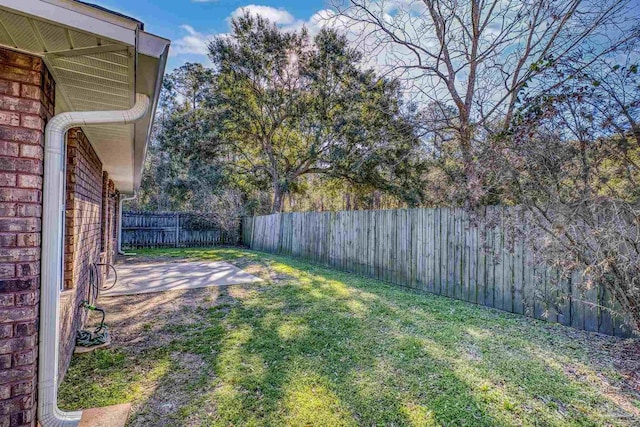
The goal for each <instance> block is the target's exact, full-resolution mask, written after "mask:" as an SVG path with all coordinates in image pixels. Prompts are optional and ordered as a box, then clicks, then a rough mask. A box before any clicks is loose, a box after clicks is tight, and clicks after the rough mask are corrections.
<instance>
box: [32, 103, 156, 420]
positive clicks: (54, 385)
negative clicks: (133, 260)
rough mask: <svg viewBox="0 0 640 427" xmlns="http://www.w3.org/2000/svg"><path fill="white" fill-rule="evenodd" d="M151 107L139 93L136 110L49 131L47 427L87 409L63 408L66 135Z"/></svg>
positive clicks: (89, 116) (41, 406)
mask: <svg viewBox="0 0 640 427" xmlns="http://www.w3.org/2000/svg"><path fill="white" fill-rule="evenodd" d="M148 110H149V98H148V97H147V96H146V95H142V94H136V103H135V105H134V106H133V108H131V109H130V110H123V111H87V112H72V113H61V114H58V115H56V116H54V117H53V118H52V119H51V120H50V121H49V123H48V124H47V127H46V129H45V154H44V182H43V190H42V194H43V200H42V256H41V258H42V259H41V283H40V328H39V329H40V337H39V357H38V421H39V422H40V426H41V427H72V426H77V425H78V424H79V423H80V418H81V416H82V412H63V411H61V410H60V409H59V408H58V360H59V354H58V353H59V350H60V336H59V332H60V290H61V287H62V280H63V271H64V270H63V268H62V264H63V259H64V251H63V243H64V213H65V197H64V196H65V194H64V191H65V185H64V183H65V170H66V155H65V154H66V153H65V140H64V138H65V134H66V132H67V131H68V130H69V129H71V128H73V127H77V126H84V125H92V124H123V125H125V124H130V123H133V122H134V121H136V120H138V119H140V118H142V117H143V116H144V115H145V114H146V113H147V111H148Z"/></svg>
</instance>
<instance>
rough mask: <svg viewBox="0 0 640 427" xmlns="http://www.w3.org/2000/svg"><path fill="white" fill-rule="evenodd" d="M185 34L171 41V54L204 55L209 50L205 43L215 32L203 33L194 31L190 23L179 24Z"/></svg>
mask: <svg viewBox="0 0 640 427" xmlns="http://www.w3.org/2000/svg"><path fill="white" fill-rule="evenodd" d="M180 28H181V29H182V30H183V31H184V32H186V33H187V34H186V35H184V36H183V37H181V38H179V39H177V40H174V41H173V42H172V43H171V50H170V53H171V55H172V56H175V55H181V54H196V55H206V54H207V53H208V52H209V49H208V48H207V44H208V43H209V41H210V40H211V39H212V38H213V37H214V36H215V34H204V33H200V32H198V31H196V30H195V29H194V28H193V27H192V26H191V25H181V26H180Z"/></svg>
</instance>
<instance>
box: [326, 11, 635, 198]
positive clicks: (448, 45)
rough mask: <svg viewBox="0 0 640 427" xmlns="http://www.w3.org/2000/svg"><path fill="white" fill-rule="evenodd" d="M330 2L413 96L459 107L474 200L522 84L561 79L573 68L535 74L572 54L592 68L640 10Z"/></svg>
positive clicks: (621, 41) (456, 128)
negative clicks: (490, 147)
mask: <svg viewBox="0 0 640 427" xmlns="http://www.w3.org/2000/svg"><path fill="white" fill-rule="evenodd" d="M333 3H334V7H335V10H336V11H337V14H336V15H335V16H333V19H332V21H331V24H332V25H334V26H336V25H337V26H341V27H342V28H343V29H345V30H347V31H348V32H350V33H352V34H354V39H355V40H358V42H359V43H360V44H361V45H362V46H363V48H364V49H365V50H366V51H367V52H368V53H369V54H370V55H371V56H372V57H374V58H377V60H378V62H379V63H380V65H381V66H383V67H384V68H386V69H387V70H388V72H389V73H393V74H394V75H399V76H402V77H403V79H404V80H405V82H406V83H407V84H408V85H409V87H408V90H409V96H411V97H414V98H419V99H421V100H423V101H426V102H429V103H430V104H431V105H433V106H442V107H443V108H445V107H448V106H453V107H454V108H455V109H456V114H455V119H454V120H451V121H450V122H449V123H448V126H449V127H450V129H451V130H452V131H453V132H454V134H455V141H456V143H457V146H458V149H459V151H460V155H461V161H462V162H463V167H464V180H465V183H464V185H463V188H464V190H465V191H464V194H463V197H464V199H465V201H466V202H467V203H468V204H470V205H472V206H473V205H476V204H477V203H479V202H481V199H482V197H483V195H484V188H483V187H484V186H483V182H482V179H483V178H482V174H483V170H482V168H480V167H479V165H478V162H477V157H476V154H477V149H478V147H480V148H482V147H483V146H484V145H485V144H486V142H487V140H488V137H489V136H490V135H491V134H493V133H495V132H498V131H502V130H504V129H505V128H507V127H508V126H509V124H510V122H511V119H512V118H513V115H514V112H515V109H516V106H517V103H518V100H519V97H520V96H521V93H522V91H523V90H524V89H527V90H528V91H529V92H531V91H533V90H535V91H536V92H538V93H542V92H544V91H547V90H549V89H550V86H553V87H557V86H558V85H561V84H562V82H563V81H565V80H566V79H568V78H570V77H571V76H570V75H566V76H564V77H561V78H560V80H559V81H548V80H544V79H538V78H537V77H538V76H539V75H541V74H542V73H544V72H545V71H546V70H547V69H548V68H549V67H554V65H555V64H556V63H557V62H558V61H562V60H566V59H569V58H572V60H573V61H574V62H575V65H576V67H577V68H578V69H581V68H586V67H588V66H590V65H591V64H592V63H593V62H594V61H597V60H598V59H599V58H601V57H602V56H604V55H607V54H610V53H611V52H614V51H616V50H617V49H619V48H620V47H621V46H624V45H625V44H626V43H627V42H629V41H632V40H635V39H636V38H637V37H638V35H639V34H640V33H639V30H638V22H639V21H638V16H637V15H638V13H637V11H634V10H633V9H632V8H631V7H630V4H629V2H628V1H625V0H469V1H458V0H409V1H400V0H334V1H333ZM442 116H443V117H447V116H448V114H447V113H446V111H443V114H442Z"/></svg>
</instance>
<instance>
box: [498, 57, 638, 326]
mask: <svg viewBox="0 0 640 427" xmlns="http://www.w3.org/2000/svg"><path fill="white" fill-rule="evenodd" d="M636 52H637V49H629V51H628V52H626V55H624V54H623V53H622V52H620V53H618V54H616V55H611V56H609V57H607V58H605V57H602V58H600V59H599V60H598V61H597V63H594V64H593V66H591V67H589V68H588V69H581V70H576V69H575V68H576V67H575V64H574V63H573V62H567V63H565V64H558V65H557V67H556V68H555V69H553V70H549V73H550V74H559V75H564V74H567V73H571V74H572V75H573V78H572V79H571V80H568V81H567V82H565V83H564V84H562V85H559V86H557V87H556V88H555V89H553V90H550V91H548V92H546V93H544V94H541V95H536V96H531V97H526V98H525V99H523V102H522V108H521V109H519V110H516V112H515V120H514V124H513V126H512V127H511V128H510V132H508V133H505V134H504V135H503V137H501V138H496V139H495V140H494V141H493V143H494V144H495V145H494V146H493V147H492V149H491V150H490V151H493V153H494V154H493V156H487V159H488V160H487V161H488V163H489V164H488V165H487V167H491V168H493V169H496V170H502V171H503V173H504V176H505V177H507V178H508V179H506V180H505V182H504V186H503V187H504V189H505V192H506V193H509V194H510V197H511V198H512V199H513V200H515V201H517V202H518V203H519V204H521V205H522V206H523V207H524V208H525V209H526V210H527V211H528V212H529V215H530V216H529V218H530V221H532V222H533V224H534V225H535V226H537V227H535V229H534V230H533V231H534V232H535V233H537V234H538V236H535V237H536V239H534V240H537V246H538V249H539V255H540V257H541V258H542V259H543V260H544V261H545V262H546V263H547V264H548V265H551V266H553V267H555V268H557V269H558V270H559V271H561V272H563V273H564V274H565V275H567V276H570V275H571V274H572V273H575V272H576V271H580V272H582V274H583V275H584V276H585V278H586V279H587V280H584V281H583V283H584V286H585V287H587V288H589V287H592V286H597V285H603V286H604V288H605V289H606V290H607V291H608V295H610V296H611V300H612V301H611V302H612V303H608V304H605V306H608V307H609V308H610V307H617V310H616V311H617V313H616V314H618V315H623V316H624V317H625V320H626V323H627V324H628V325H629V326H630V327H631V328H633V329H634V330H635V331H640V186H639V185H638V181H639V180H640V162H639V161H638V158H639V156H640V138H638V122H639V120H640V74H639V73H638V64H637V61H638V57H637V54H636ZM549 78H551V79H554V77H553V76H549ZM490 158H491V160H489V159H490ZM602 308H605V307H602Z"/></svg>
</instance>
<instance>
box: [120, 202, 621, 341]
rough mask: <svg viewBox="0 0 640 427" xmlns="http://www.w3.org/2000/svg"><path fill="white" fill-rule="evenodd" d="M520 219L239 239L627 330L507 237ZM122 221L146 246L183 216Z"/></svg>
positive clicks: (367, 219) (436, 213)
mask: <svg viewBox="0 0 640 427" xmlns="http://www.w3.org/2000/svg"><path fill="white" fill-rule="evenodd" d="M123 218H127V216H126V214H125V215H123ZM490 218H492V219H491V220H489V219H490ZM523 218H524V216H523V215H522V212H518V211H517V210H509V209H506V208H502V207H495V206H494V207H488V208H486V210H485V214H484V216H481V217H480V218H477V219H476V220H474V221H471V220H470V218H469V215H468V214H467V213H466V212H465V211H464V210H462V209H448V208H437V209H410V210H408V209H399V210H380V211H350V212H349V211H347V212H318V213H315V212H307V213H287V214H273V215H266V216H258V217H253V218H245V219H244V220H243V221H242V224H243V227H242V232H241V235H242V240H243V242H244V243H245V244H247V245H249V246H250V247H251V248H252V249H256V250H260V251H265V252H273V253H281V254H284V255H290V256H294V257H299V258H303V259H307V260H310V261H313V262H317V263H320V264H324V265H330V266H332V267H335V268H338V269H341V270H344V271H350V272H354V273H357V274H361V275H367V276H370V277H375V278H377V279H381V280H385V281H388V282H391V283H394V284H397V285H402V286H407V287H410V288H414V289H417V290H422V291H428V292H432V293H435V294H440V295H445V296H449V297H453V298H457V299H462V300H465V301H469V302H472V303H476V304H483V305H486V306H488V307H494V308H497V309H501V310H505V311H509V312H513V313H519V314H524V315H527V316H531V317H535V318H538V319H546V320H548V321H554V322H558V323H561V324H564V325H570V326H573V327H575V328H578V329H586V330H590V331H598V332H601V333H605V334H609V335H618V336H628V335H629V332H628V331H627V330H626V329H624V328H623V327H622V325H621V324H620V321H619V320H618V319H613V318H612V316H611V313H610V312H609V311H608V309H606V308H601V307H602V306H604V307H609V308H611V307H612V304H611V302H610V296H609V294H607V293H606V292H605V291H604V290H603V289H601V288H593V289H587V290H586V291H582V290H581V289H584V286H583V285H582V284H581V274H579V273H575V274H573V275H572V276H571V277H560V276H559V274H558V272H557V271H555V270H553V269H550V268H547V267H545V266H543V265H540V263H539V262H538V261H537V260H536V259H535V257H534V255H533V252H532V251H531V250H530V249H529V248H528V247H527V244H526V242H525V241H523V240H522V238H521V237H519V236H517V234H516V225H515V221H522V220H523ZM127 221H128V222H127V223H126V224H128V226H131V227H138V229H136V230H137V231H136V233H139V234H140V237H136V238H139V239H142V241H144V242H145V244H150V245H154V246H172V245H175V236H176V233H175V227H176V225H177V222H178V221H180V223H182V222H183V221H181V220H179V219H178V218H177V217H176V215H175V214H173V213H169V214H162V215H156V216H155V217H150V216H144V215H131V216H130V217H129V219H128V220H127ZM124 225H125V222H124V221H123V226H124ZM125 227H126V226H125ZM141 230H143V231H141ZM144 233H146V234H144ZM220 234H221V233H220V232H219V231H217V230H208V231H207V230H192V231H189V230H181V231H180V233H179V234H178V237H179V240H180V241H182V240H183V239H184V240H188V241H189V242H190V243H189V244H192V245H206V244H210V243H209V242H214V243H219V242H220V241H221V240H223V239H224V237H223V236H221V235H220ZM125 235H126V233H125ZM129 241H132V239H129ZM123 243H124V242H123ZM134 244H135V243H134ZM181 244H182V243H181ZM184 245H187V244H186V243H184ZM613 309H615V307H613Z"/></svg>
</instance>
